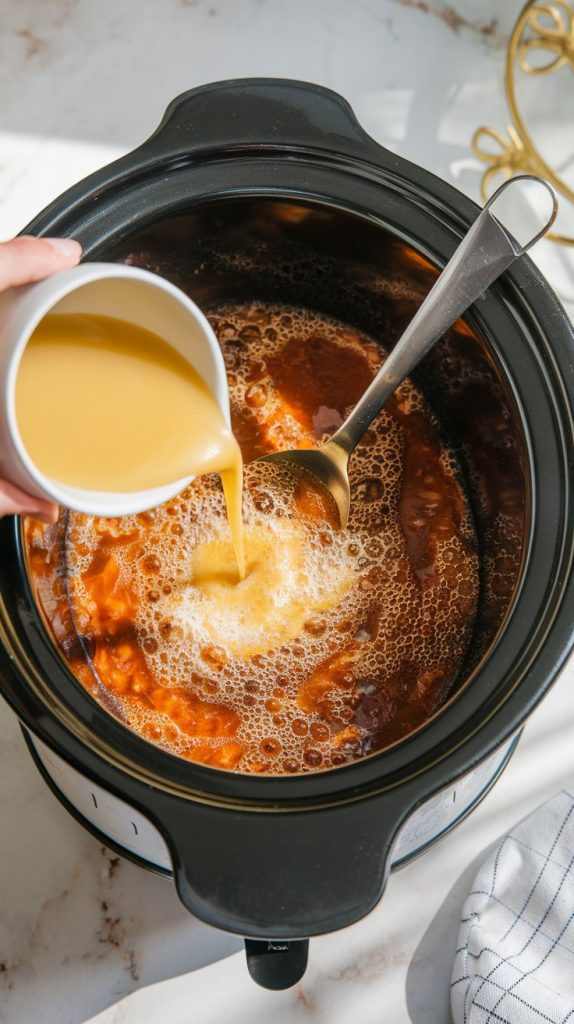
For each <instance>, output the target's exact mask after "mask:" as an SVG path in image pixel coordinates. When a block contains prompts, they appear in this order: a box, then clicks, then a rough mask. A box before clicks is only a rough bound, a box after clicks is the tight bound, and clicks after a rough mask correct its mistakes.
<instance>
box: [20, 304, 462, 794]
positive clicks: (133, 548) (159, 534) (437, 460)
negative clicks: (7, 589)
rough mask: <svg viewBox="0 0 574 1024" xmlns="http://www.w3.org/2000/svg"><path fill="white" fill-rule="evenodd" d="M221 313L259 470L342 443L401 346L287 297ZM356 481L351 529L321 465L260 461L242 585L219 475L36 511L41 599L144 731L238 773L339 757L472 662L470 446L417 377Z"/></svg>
mask: <svg viewBox="0 0 574 1024" xmlns="http://www.w3.org/2000/svg"><path fill="white" fill-rule="evenodd" d="M211 321H212V324H213V326H214V329H215V331H216V333H217V335H218V338H219V340H220V343H221V346H222V349H223V353H224V357H225V361H226V365H227V370H228V379H229V385H230V395H231V405H232V419H233V429H234V433H235V436H236V437H237V439H238V441H239V444H240V446H241V449H242V452H243V457H244V459H245V461H246V462H249V461H250V460H252V459H254V458H256V457H257V456H258V455H261V454H264V453H266V452H269V451H276V450H280V449H284V448H290V447H301V448H308V447H312V446H313V445H316V444H319V443H321V442H322V441H323V440H325V439H326V437H327V436H329V435H330V434H331V433H332V432H333V430H334V429H336V427H337V426H338V425H339V424H340V423H341V422H342V420H343V418H344V416H345V415H346V414H347V412H348V411H349V410H350V408H351V407H352V406H353V404H354V403H355V402H356V401H357V399H358V398H359V396H360V395H361V394H362V392H363V391H364V389H365V387H366V386H367V384H368V383H369V381H370V380H371V379H372V377H373V376H374V374H375V373H376V371H377V369H378V367H379V366H380V365H381V362H382V359H383V356H384V353H383V350H382V349H381V347H380V346H379V345H378V344H376V343H375V342H374V341H373V340H372V339H370V338H368V337H366V336H365V335H363V334H361V333H360V332H358V331H355V330H352V329H350V328H349V327H347V326H345V325H343V324H341V323H339V322H337V321H335V320H333V319H331V318H329V317H326V316H323V315H319V314H315V313H311V312H307V311H304V310H300V309H295V308H291V307H285V306H276V307H272V306H262V305H245V304H243V305H236V306H231V305H230V306H226V307H220V308H219V309H218V310H217V312H216V313H214V314H213V315H212V317H211ZM350 479H351V514H350V519H349V524H348V527H347V529H346V530H344V531H341V530H340V529H339V528H338V522H337V517H336V513H335V510H334V507H333V506H332V505H331V503H330V499H329V498H328V496H326V494H325V493H324V492H323V491H322V490H321V489H320V488H317V487H316V486H315V485H314V484H313V482H312V479H311V478H308V477H307V476H306V475H305V474H296V473H293V471H291V470H289V469H287V468H286V467H283V466H281V465H274V464H266V463H258V464H257V463H256V464H252V465H247V466H246V470H245V490H244V519H245V551H246V575H245V579H244V580H243V581H241V582H240V583H237V579H236V577H235V579H234V575H233V555H232V548H231V538H230V535H229V531H228V528H227V525H226V522H225V511H224V501H223V495H222V491H221V485H220V483H219V481H218V479H217V477H215V476H205V477H202V478H201V479H198V480H195V481H194V482H193V484H192V485H190V486H189V487H188V488H187V489H186V490H185V491H184V492H183V493H182V494H180V495H179V496H178V497H177V498H176V499H174V500H173V501H171V502H169V503H167V504H166V505H163V506H161V507H160V508H158V509H155V510H154V511H152V512H149V513H144V514H142V515H139V516H132V517H125V518H123V519H118V520H104V519H94V518H89V517H87V516H83V515H80V514H76V513H69V514H67V515H66V516H63V517H62V519H61V521H60V523H59V524H57V525H56V526H55V527H44V526H42V525H40V524H37V523H33V522H31V521H28V523H27V539H28V550H29V558H30V567H31V573H32V577H33V580H34V582H35V584H36V588H37V594H38V598H39V600H40V602H41V604H42V606H43V608H44V612H45V614H46V616H47V618H48V620H49V622H50V624H51V627H52V630H53V632H54V635H55V637H56V640H57V641H58V642H59V643H60V645H61V647H62V649H63V651H64V654H65V656H66V658H67V660H68V662H69V664H70V666H71V668H72V670H73V671H74V672H75V674H76V676H77V677H78V678H79V679H80V681H81V682H82V683H83V684H84V685H85V686H86V687H87V688H88V689H89V690H90V692H91V693H92V694H93V695H94V697H95V698H96V700H99V701H100V702H101V703H102V704H104V706H105V707H106V708H107V709H108V710H109V711H110V712H111V713H113V714H115V715H116V716H117V717H119V718H120V719H121V720H122V721H124V722H125V723H126V724H127V725H128V726H130V727H131V728H132V729H134V730H136V731H137V732H138V733H140V734H141V735H142V736H143V737H145V738H146V739H148V740H150V741H152V742H154V743H157V744H159V745H160V746H161V747H163V748H164V749H166V750H168V751H169V752H171V753H173V754H176V755H180V756H182V757H185V758H188V759H190V760H192V761H198V762H202V763H205V764H208V765H212V766H214V767H218V768H224V769H232V770H236V771H241V772H268V773H275V774H284V773H301V772H308V771H313V770H318V769H321V768H330V767H332V766H337V765H341V764H344V763H346V762H349V761H353V760H356V759H357V758H360V757H363V756H365V755H367V754H370V753H372V752H374V751H377V750H380V749H382V748H384V747H385V746H387V745H389V744H390V743H393V742H395V741H397V740H399V739H401V738H402V737H404V736H405V735H407V734H408V733H409V732H411V731H412V730H413V729H416V728H417V727H418V726H420V725H421V724H422V723H423V722H424V721H425V720H427V719H428V718H429V717H430V716H431V715H432V714H434V712H435V711H437V710H438V709H439V708H440V706H441V704H442V703H443V702H444V700H445V699H446V698H447V696H448V695H449V693H450V692H451V691H452V688H453V686H454V685H455V683H456V682H457V681H458V679H459V677H460V673H461V671H463V670H464V659H465V654H466V651H467V648H468V645H469V641H470V638H471V634H472V627H473V621H474V616H475V611H476V604H477V596H478V559H477V554H476V537H475V533H474V528H473V523H472V518H471V514H470V511H469V507H468V503H467V501H466V498H465V495H464V491H463V489H462V487H461V484H460V481H459V476H458V470H457V464H456V462H455V459H454V456H453V454H452V453H451V452H450V450H449V449H448V447H447V446H446V445H445V443H444V442H443V441H442V440H441V438H440V435H439V432H438V430H437V426H436V423H435V421H434V419H433V416H432V414H431V411H430V409H429V408H428V406H427V405H426V403H425V400H424V398H423V396H422V394H421V393H420V392H419V391H418V390H417V389H416V388H415V387H414V386H413V384H412V383H411V382H410V381H407V382H405V383H404V384H403V385H401V387H400V388H399V390H398V391H397V393H396V395H395V396H394V397H393V398H392V399H391V400H390V401H389V403H388V404H387V407H386V408H385V409H384V410H383V412H382V413H381V414H380V416H379V417H378V418H377V420H376V421H375V423H374V424H373V425H372V427H371V428H370V429H369V431H368V433H367V435H366V437H365V438H364V440H363V442H362V444H361V445H360V446H359V448H358V449H357V452H356V453H355V455H354V457H353V459H352V460H351V465H350Z"/></svg>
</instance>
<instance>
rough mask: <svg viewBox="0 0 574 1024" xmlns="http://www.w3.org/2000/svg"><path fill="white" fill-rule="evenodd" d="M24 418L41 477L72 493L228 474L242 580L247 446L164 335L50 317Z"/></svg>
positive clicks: (37, 350) (23, 381)
mask: <svg viewBox="0 0 574 1024" xmlns="http://www.w3.org/2000/svg"><path fill="white" fill-rule="evenodd" d="M16 418H17V422H18V428H19V431H20V436H21V438H22V441H23V443H24V446H25V448H26V451H27V452H28V454H29V456H30V458H31V459H32V461H33V462H34V463H35V465H36V466H37V467H38V469H39V470H40V471H41V472H42V473H43V474H44V475H45V476H47V477H50V478H51V479H52V480H55V481H58V482H60V483H63V484H66V485H67V486H70V487H78V488H83V489H87V490H92V491H107V492H116V493H117V492H133V491H145V490H150V489H152V488H155V487H161V486H162V485H164V484H169V483H173V482H174V481H177V480H181V479H183V478H185V477H189V476H201V475H203V474H205V473H214V472H217V473H220V475H221V480H222V483H223V489H224V493H225V501H226V505H227V515H228V520H229V526H230V530H231V536H232V541H233V548H234V552H235V558H236V561H237V567H238V569H239V576H240V578H241V579H243V578H244V576H245V555H244V550H243V521H242V489H243V459H242V456H241V451H240V449H239V445H238V444H237V441H236V440H235V438H234V436H233V434H232V433H231V430H230V429H229V427H228V426H227V424H226V422H225V420H224V418H223V415H222V412H221V409H220V408H219V406H218V404H217V402H216V400H215V398H214V396H213V394H212V393H211V391H210V390H209V388H208V387H207V385H206V384H205V382H204V381H203V380H202V378H201V377H200V376H199V374H197V373H196V372H195V371H194V370H193V368H192V367H191V366H190V365H189V363H187V362H186V360H185V359H184V358H183V357H182V356H181V355H180V354H179V353H178V352H177V351H176V350H175V349H173V348H171V346H170V345H168V344H167V343H166V342H165V341H163V340H162V339H161V338H160V337H158V336H157V335H156V334H153V333H152V332H151V331H147V330H145V329H144V328H142V327H138V326H136V325H135V324H131V323H127V322H125V321H123V320H117V319H115V318H113V317H106V316H98V315H92V314H90V315H80V314H73V313H66V314H52V315H50V316H48V317H46V318H45V319H44V320H43V321H42V322H41V323H40V324H39V326H38V327H37V328H36V330H35V331H34V334H33V335H32V337H31V338H30V341H29V342H28V345H27V346H26V349H25V351H24V355H23V357H22V361H21V364H20V369H19V372H18V378H17V382H16Z"/></svg>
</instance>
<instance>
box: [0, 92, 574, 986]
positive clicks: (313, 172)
mask: <svg viewBox="0 0 574 1024" xmlns="http://www.w3.org/2000/svg"><path fill="white" fill-rule="evenodd" d="M477 212H478V209H477V207H476V206H475V205H474V204H473V203H472V202H470V200H468V199H466V198H465V197H464V196H463V195H461V194H460V193H459V192H458V191H457V190H456V189H454V188H453V187H452V186H450V185H448V184H446V183H445V182H442V181H440V180H439V179H437V178H435V177H433V176H432V175H431V174H428V173H427V172H426V171H423V170H421V169H420V168H418V167H416V166H414V165H413V164H410V163H408V162H407V161H405V160H402V159H401V158H400V157H397V156H395V155H394V154H391V153H389V152H387V151H386V150H385V149H383V148H381V147H380V146H379V145H378V144H377V143H375V142H374V141H373V140H372V139H371V138H370V137H369V136H368V135H367V134H366V133H365V132H364V131H363V130H362V128H361V127H360V125H359V124H358V123H357V121H356V120H355V118H354V116H353V113H352V111H351V109H350V107H349V106H348V105H347V103H346V102H345V101H344V100H343V99H341V98H340V97H339V96H337V95H335V94H334V93H332V92H329V91H328V90H326V89H322V88H320V87H318V86H313V85H308V84H304V83H300V82H291V81H280V80H277V81H275V80H266V79H255V80H244V81H242V80H240V81H230V82H222V83H217V84H214V85H209V86H206V87H204V88H200V89H195V90H192V91H191V92H188V93H186V94H184V95H183V96H180V97H179V98H178V99H176V100H175V101H174V102H173V103H172V104H171V105H170V107H169V108H168V110H167V113H166V115H165V117H164V119H163V121H162V123H161V125H160V127H159V128H158V130H157V131H156V132H155V134H154V135H153V136H152V137H151V138H150V139H149V140H148V141H147V142H145V143H144V144H143V145H142V146H140V147H139V148H138V149H136V150H135V151H134V152H132V153H130V154H129V155H127V156H126V157H124V158H122V159H121V160H119V161H117V162H115V163H113V164H111V165H110V166H108V167H105V168H103V169H102V170H100V171H98V172H97V173H96V174H94V175H92V176H91V177H89V178H87V179H86V180H85V181H83V182H81V183H80V184H78V185H76V186H75V187H74V188H72V189H71V190H70V191H68V192H67V193H66V194H65V195H63V196H61V197H60V198H59V199H57V200H56V201H55V202H54V203H52V205H51V206H50V207H48V209H46V210H45V211H44V212H43V213H42V214H40V216H39V217H37V218H36V220H35V221H34V222H33V223H32V225H30V227H29V229H28V231H29V232H31V233H35V234H39V235H63V236H66V235H67V236H73V237H75V238H77V239H79V240H80V241H81V243H82V245H83V247H84V253H85V258H86V259H90V260H91V259H98V260H101V259H104V260H115V259H117V260H127V261H128V262H135V263H138V264H139V265H142V266H146V267H148V268H149V269H152V270H155V271H157V272H158V273H161V274H164V275H165V276H166V277H169V278H170V279H171V280H172V281H174V282H175V283H176V284H178V285H180V286H181V287H182V288H184V289H185V290H186V291H187V292H188V294H190V295H191V296H192V297H193V298H194V299H195V300H196V301H197V302H198V303H199V304H200V305H201V306H202V307H203V308H204V309H206V310H207V311H209V307H210V305H213V304H217V302H219V301H221V300H222V299H233V300H236V299H249V298H254V299H257V298H259V299H262V300H269V299H280V300H282V301H286V302H291V303H298V304H301V305H306V306H311V307H313V308H315V309H317V310H320V311H321V312H326V313H330V314H333V315H335V316H337V317H339V318H340V319H343V320H346V321H347V322H349V323H352V324H353V325H354V326H355V327H359V328H361V329H365V330H367V331H369V332H370V333H371V334H373V335H374V336H375V337H379V338H381V340H383V341H384V342H385V344H387V345H388V344H392V342H393V340H395V339H396V338H397V337H398V335H399V333H400V330H401V328H402V327H403V326H404V324H405V323H406V322H407V321H408V319H409V317H410V316H412V313H413V311H414V310H415V309H416V306H417V304H418V303H420V301H421V298H422V296H423V295H424V294H425V292H426V291H427V290H428V288H429V287H430V285H431V283H432V280H433V278H434V276H436V273H437V268H440V267H442V266H443V265H444V264H445V263H446V262H447V260H448V258H449V257H450V256H451V254H452V252H453V251H454V249H455V247H456V246H457V244H458V241H459V239H460V238H461V236H462V235H463V234H464V232H465V231H466V230H467V229H468V227H469V225H470V224H471V222H472V221H473V220H474V219H475V217H476V215H477ZM573 352H574V347H573V332H572V327H571V324H570V323H569V321H568V319H567V317H566V315H565V313H564V311H563V309H562V308H561V306H560V305H559V303H558V301H557V300H556V298H555V296H554V295H553V293H552V291H551V290H550V288H549V287H548V285H547V284H546V282H545V281H544V279H543V278H542V277H541V275H540V274H539V273H538V271H537V270H536V268H535V267H534V265H533V264H532V263H531V262H530V260H529V259H528V258H526V257H522V258H521V259H520V260H519V261H518V262H517V263H516V264H515V266H514V267H513V269H512V271H510V272H507V273H506V274H505V275H504V276H503V277H502V278H501V279H500V280H499V281H498V282H497V283H496V284H495V285H494V286H493V287H492V288H491V289H489V291H488V293H487V294H486V295H485V296H484V297H483V298H482V299H481V300H480V301H479V302H477V303H476V304H475V305H474V306H473V307H472V309H471V311H470V312H469V314H468V316H467V317H465V320H464V323H459V325H458V326H457V328H456V329H455V330H454V331H453V332H450V333H449V335H448V336H447V337H445V339H443V340H442V341H441V342H440V343H439V345H438V346H437V347H436V349H435V350H434V352H433V353H431V354H430V355H429V356H428V357H427V358H426V359H425V360H424V362H423V364H421V367H420V369H419V371H418V374H417V378H416V381H417V384H418V385H419V386H420V387H422V388H423V390H424V391H425V393H426V395H427V397H428V399H429V402H430V403H431V405H432V407H433V409H434V410H435V413H436V414H437V416H438V419H439V421H440V424H441V429H444V431H445V432H446V434H447V435H448V437H449V438H450V440H451V443H452V444H453V445H454V447H455V449H456V452H457V455H458V458H459V461H460V465H461V467H462V471H463V473H464V475H465V479H466V489H467V492H468V494H469V495H470V498H471V502H472V506H473V513H474V517H475V522H476V527H477V533H478V537H479V543H480V558H481V564H482V566H483V567H484V569H485V577H484V578H485V580H486V578H487V576H488V580H489V581H490V582H489V583H488V585H486V583H485V585H484V586H483V588H482V593H481V601H480V607H479V611H478V615H477V622H476V628H475V635H474V639H473V643H472V645H471V651H470V652H469V658H468V663H467V665H466V670H465V673H464V678H463V679H461V681H460V684H459V686H458V687H457V688H456V692H453V693H452V694H451V696H450V697H449V699H448V700H447V701H446V703H445V705H444V706H443V707H442V709H441V710H440V712H439V713H437V714H436V715H435V717H434V718H433V719H432V720H430V721H429V722H427V723H426V724H425V725H424V726H423V727H421V728H420V729H418V731H416V732H414V733H412V734H411V735H409V736H408V737H407V738H406V739H404V740H402V741H401V742H399V743H397V744H395V745H394V746H393V747H391V748H389V749H387V750H384V751H383V752H381V753H378V754H375V755H372V756H370V757H368V758H365V759H363V760H361V761H358V762H356V763H354V764H349V765H346V766H342V767H339V768H336V769H331V770H326V771H317V772H315V773H310V774H307V775H305V776H295V777H293V776H266V777H260V776H246V775H241V774H234V773H229V772H224V771H219V770H216V769H210V768H208V767H203V766H201V765H198V764H192V763H190V762H188V761H185V760H183V759H179V758H177V757H175V756H172V755H170V754H168V753H166V752H164V751H162V750H161V749H160V748H158V747H156V746H154V745H152V744H150V743H148V742H146V741H145V740H143V739H141V738H140V737H138V736H137V735H135V734H133V733H131V732H130V731H129V730H127V729H126V728H125V727H124V726H123V725H122V724H121V722H119V721H117V720H116V719H114V718H112V717H111V716H110V715H109V714H108V713H107V712H106V711H105V710H104V709H103V708H102V707H100V706H99V705H98V704H96V703H95V701H94V700H93V699H92V698H91V697H90V695H89V694H88V693H87V692H86V691H84V689H83V688H82V687H81V686H80V684H79V683H78V682H77V681H76V680H75V679H74V678H73V676H72V675H71V673H70V671H69V669H68V668H67V666H66V665H65V663H64V661H63V660H62V657H61V656H60V654H59V653H58V651H57V649H56V646H55V644H54V643H53V641H52V639H51V637H50V635H49V633H48V631H47V629H46V627H45V625H44V623H43V620H42V618H41V616H40V614H39V611H38V609H37V607H36V603H35V600H34V596H33V593H32V590H31V586H30V580H29V576H28V570H27V565H26V557H25V552H24V547H23V542H22V535H21V524H20V523H19V521H18V520H14V519H11V520H9V519H6V520H4V521H3V522H2V524H1V543H2V552H3V562H2V567H3V568H2V573H1V578H0V637H1V639H2V645H1V648H0V675H1V686H2V692H3V694H4V695H5V697H6V699H7V700H8V701H9V703H10V704H11V706H12V707H13V709H14V710H15V712H16V714H17V715H18V716H19V718H20V720H21V722H22V723H23V726H24V727H25V732H26V735H27V738H28V742H29V744H30V747H31V749H32V751H33V753H34V756H35V758H36V760H37V761H38V763H39V764H40V766H41V768H42V771H43V772H44V774H45V776H46V778H47V779H48V780H49V781H50V784H51V785H52V786H53V788H55V790H56V791H57V793H58V795H59V796H60V798H61V799H62V801H63V802H64V803H65V804H66V806H68V807H69V808H70V810H71V811H72V812H73V813H75V814H76V816H78V817H80V819H81V820H82V821H83V822H84V823H85V824H86V825H87V827H89V828H91V829H92V831H95V832H96V834H98V835H99V836H101V837H102V838H103V839H104V841H105V842H108V843H109V844H111V845H115V846H117V848H119V849H120V850H121V851H122V852H124V853H126V854H127V855H132V856H133V857H135V858H136V859H139V860H140V862H142V863H145V864H146V865H147V866H148V867H152V868H154V869H156V870H161V871H164V872H165V873H172V872H173V877H174V881H175V884H176V886H177V890H178V893H179V896H180V898H181V900H182V902H183V903H184V904H185V906H186V907H187V908H188V909H189V910H190V911H191V912H192V913H193V914H195V915H197V916H198V917H200V918H201V919H203V920H204V921H207V922H208V923H210V924H212V925H215V926H217V927H219V928H222V929H225V930H227V931H230V932H234V933H237V934H239V935H242V936H244V937H245V938H246V943H247V958H248V964H249V969H250V971H251V973H252V975H253V976H254V977H255V979H256V980H258V981H259V982H260V983H261V984H263V985H266V986H267V987H270V988H281V987H286V986H288V985H290V984H293V983H294V982H295V981H296V980H297V979H298V978H299V977H300V976H301V975H302V973H303V971H304V969H305V964H306V959H307V940H308V939H309V937H310V936H313V935H317V934H321V933H323V932H327V931H330V930H332V929H337V928H343V927H345V926H346V925H349V924H351V923H352V922H354V921H356V920H358V919H359V918H361V917H362V916H363V915H365V914H367V913H368V912H369V910H371V909H372V907H373V906H374V905H375V904H376V903H377V901H378V900H379V899H380V898H381V895H382V893H383V890H384V888H385V884H386V880H387V876H388V872H389V869H390V866H391V863H393V864H397V863H399V862H403V861H404V860H405V859H407V858H408V857H410V856H412V855H413V854H414V853H417V852H420V851H421V850H422V849H424V847H425V846H426V845H428V843H429V842H431V841H432V840H434V839H435V838H437V837H438V836H439V835H440V834H442V833H443V832H445V831H447V830H448V828H450V827H451V826H452V825H453V824H454V823H455V822H456V821H457V820H459V819H460V818H461V817H464V816H465V814H466V813H468V811H469V810H470V809H472V807H473V806H474V805H475V804H476V802H477V801H478V800H479V799H480V797H481V796H482V795H483V793H484V792H485V791H486V790H487V789H488V787H489V785H490V784H491V783H492V781H493V779H494V778H495V777H496V776H497V774H498V773H499V772H500V771H501V769H502V767H503V766H504V764H505V762H506V760H507V759H508V757H509V756H510V752H511V750H512V745H513V743H514V742H515V739H516V736H517V734H518V733H519V730H520V727H521V725H522V723H523V722H524V720H525V719H526V717H527V716H528V715H529V714H530V712H531V711H532V709H533V708H534V707H535V705H536V704H537V702H538V701H539V700H540V699H541V698H542V696H543V695H544V693H545V692H546V690H547V689H548V687H549V686H550V685H551V683H552V682H553V680H554V679H555V678H556V675H557V673H558V671H559V669H560V667H561V666H562V664H563V663H564V660H565V658H566V656H567V654H568V652H569V650H570V648H571V645H572V625H573V619H574V587H573V584H572V576H571V565H572V555H573V550H574V529H573V506H572V503H571V501H570V487H571V479H572V476H571V473H572V469H571V467H572V462H573V457H574V423H573V416H572V411H573V405H574V374H573ZM501 524H502V526H504V524H506V527H508V529H506V532H505V530H504V529H503V528H502V526H501ZM486 569H488V573H487V572H486Z"/></svg>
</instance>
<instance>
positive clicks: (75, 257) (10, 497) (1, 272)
mask: <svg viewBox="0 0 574 1024" xmlns="http://www.w3.org/2000/svg"><path fill="white" fill-rule="evenodd" d="M81 255H82V247H81V245H80V243H79V242H75V241H74V240H73V239H71V238H32V237H28V236H23V237H21V238H13V239H12V241H10V242H2V243H0V291H4V290H5V289H6V288H14V287H15V286H16V285H20V284H30V283H31V282H32V281H40V280H41V279H42V278H44V277H50V275H51V274H55V273H56V271H58V270H67V268H68V267H75V266H76V264H77V263H79V260H80V256H81ZM1 344H2V339H1V338H0V345H1ZM15 513H22V514H25V515H29V516H33V518H34V519H39V520H41V522H43V523H55V522H56V519H57V518H58V506H57V505H56V504H55V502H53V501H44V500H43V499H42V498H34V497H33V496H32V495H31V494H26V493H25V492H24V491H21V490H20V488H19V487H16V486H15V484H12V483H10V481H9V480H0V516H6V515H12V514H15Z"/></svg>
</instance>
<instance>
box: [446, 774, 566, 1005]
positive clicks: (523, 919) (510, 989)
mask: <svg viewBox="0 0 574 1024" xmlns="http://www.w3.org/2000/svg"><path fill="white" fill-rule="evenodd" d="M457 945H458V947H459V948H458V949H457V954H456V960H455V965H454V971H453V975H452V986H451V1007H452V1015H453V1019H454V1021H455V1024H501V1022H502V1024H559V1022H560V1024H566V1022H568V1024H574V797H572V796H570V794H569V793H559V794H558V796H555V797H554V798H553V799H552V800H550V801H549V802H548V803H546V804H543V806H542V807H539V808H538V810H536V811H534V813H533V814H531V815H529V817H528V818H525V819H524V821H521V822H520V823H519V824H518V825H516V827H515V828H513V829H512V831H511V832H509V833H508V835H507V836H505V837H504V839H502V840H501V842H500V843H499V844H498V846H497V848H496V849H495V850H494V852H493V853H492V854H491V856H490V857H489V858H488V860H487V861H486V862H485V863H484V864H483V865H482V867H481V869H480V871H479V872H478V875H477V876H476V878H475V880H474V885H473V888H472V892H471V893H470V895H469V896H468V898H467V900H466V903H465V905H464V908H463V914H462V921H461V927H460V933H459V941H458V944H457Z"/></svg>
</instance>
